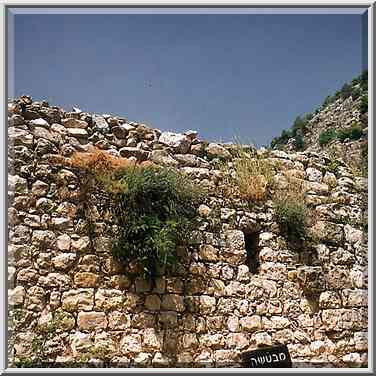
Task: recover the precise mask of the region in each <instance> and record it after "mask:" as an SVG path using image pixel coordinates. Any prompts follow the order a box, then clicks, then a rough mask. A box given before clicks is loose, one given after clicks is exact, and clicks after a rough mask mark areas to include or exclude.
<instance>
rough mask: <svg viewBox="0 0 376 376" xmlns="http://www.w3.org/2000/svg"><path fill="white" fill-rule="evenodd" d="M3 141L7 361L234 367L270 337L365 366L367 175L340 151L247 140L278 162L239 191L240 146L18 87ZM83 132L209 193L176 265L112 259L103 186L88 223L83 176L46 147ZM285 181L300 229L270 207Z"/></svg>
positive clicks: (302, 359)
mask: <svg viewBox="0 0 376 376" xmlns="http://www.w3.org/2000/svg"><path fill="white" fill-rule="evenodd" d="M8 142H9V151H8V169H9V176H8V200H9V209H8V210H9V247H8V263H9V266H8V280H9V293H8V297H9V361H10V366H13V367H15V366H20V365H21V366H26V367H27V366H30V367H33V366H36V365H35V364H38V365H37V366H40V365H41V364H49V366H55V367H72V366H82V367H88V366H95V367H242V363H241V355H242V353H244V352H246V351H250V350H253V349H256V348H258V347H260V346H270V345H276V344H286V345H287V346H288V350H289V353H290V355H291V359H292V362H293V367H349V366H358V367H359V366H367V343H368V340H367V300H368V297H367V268H368V266H367V265H368V263H367V227H366V223H367V218H366V203H367V189H368V185H367V178H366V177H362V176H356V175H354V173H353V171H352V170H351V169H350V168H348V166H347V165H346V164H345V163H343V162H342V161H341V160H336V161H334V162H335V164H336V165H335V168H333V161H332V160H330V158H328V156H326V155H325V153H320V152H291V153H286V152H282V151H278V150H266V149H259V150H254V149H253V148H252V147H247V148H245V152H246V153H251V154H252V155H253V156H256V157H257V158H259V160H262V161H267V163H268V165H269V166H272V167H273V169H274V170H273V171H274V173H273V176H272V177H271V182H272V183H270V184H269V182H268V181H267V180H266V179H265V182H263V181H262V182H263V184H261V185H260V184H259V185H258V186H259V188H260V187H261V188H260V189H261V192H259V194H260V195H261V196H263V195H264V196H265V199H264V200H260V199H257V200H254V201H252V200H251V201H250V200H246V199H245V198H244V196H241V195H239V194H238V192H237V190H236V189H235V188H234V190H233V191H232V188H231V186H230V184H229V180H228V179H229V177H230V178H231V174H233V175H234V174H235V173H236V169H235V170H234V166H236V165H235V161H236V158H238V157H239V153H238V152H239V145H233V144H218V143H208V142H205V141H202V140H200V139H199V137H198V134H197V132H194V131H188V132H186V133H184V134H176V133H173V132H161V131H159V130H157V129H153V128H150V127H148V126H146V125H144V124H140V123H136V122H131V121H129V120H128V119H126V118H123V117H118V116H112V115H96V114H89V113H85V112H82V111H81V110H79V109H75V111H73V112H67V111H64V110H62V109H60V108H58V107H53V106H50V105H49V104H48V103H47V102H35V101H34V102H33V101H32V99H31V98H30V97H26V96H24V97H21V98H18V99H16V100H14V101H12V102H10V103H9V104H8ZM92 146H95V147H96V148H98V149H100V150H103V151H104V152H105V153H108V155H111V156H112V157H114V158H118V157H119V158H127V159H128V160H131V161H132V160H133V161H137V162H142V161H151V162H152V163H153V164H156V165H160V166H162V167H163V168H166V167H169V168H175V169H178V170H179V171H180V172H181V173H183V174H186V175H188V176H189V177H191V178H192V180H193V181H194V182H195V183H196V184H198V185H199V186H200V187H202V188H203V189H206V190H207V191H208V195H207V197H206V198H205V200H204V201H203V202H197V215H198V220H197V226H196V228H195V229H194V230H192V231H191V232H190V233H189V240H188V242H187V243H185V244H183V245H179V249H178V255H179V268H177V270H175V272H174V273H172V274H171V275H165V276H159V277H158V278H157V279H156V280H155V281H154V282H155V283H153V284H152V283H151V281H150V280H148V279H145V278H141V277H137V276H136V277H133V276H131V275H130V274H129V273H128V272H127V270H128V269H127V268H126V266H124V265H122V264H120V263H119V262H118V261H117V260H115V259H114V257H113V255H112V251H111V244H112V240H113V239H112V235H111V231H110V230H111V227H112V222H111V221H112V219H111V218H107V217H106V216H104V214H103V212H102V209H101V207H102V206H103V200H102V201H101V200H100V197H96V196H95V195H94V196H93V198H92V199H91V200H90V202H87V204H90V205H91V209H92V210H94V212H95V213H96V215H94V218H95V220H94V229H93V231H92V232H91V234H88V233H87V232H85V230H83V226H82V224H83V223H84V222H85V220H86V218H85V215H84V212H83V211H82V210H81V208H80V205H81V204H82V202H80V201H79V200H77V197H76V196H75V194H79V193H80V189H81V183H82V181H81V180H80V179H81V178H80V176H79V175H78V174H77V170H75V169H71V168H69V166H68V167H67V165H65V166H64V165H61V164H59V163H54V162H53V157H59V158H60V159H61V158H63V159H64V160H69V158H70V157H71V156H72V155H73V154H74V153H75V152H80V153H86V152H89V151H90V150H91V147H92ZM262 163H266V162H262ZM223 167H224V168H223ZM257 178H260V176H256V177H253V178H252V179H253V180H252V182H254V181H257ZM291 179H295V180H294V181H295V182H296V181H298V182H300V183H301V184H302V185H303V186H304V192H303V193H304V204H305V205H306V207H307V209H308V210H309V212H310V218H309V221H308V222H307V228H306V231H307V234H308V235H309V237H308V238H309V241H304V242H299V241H298V242H294V241H293V242H292V241H291V239H289V237H288V236H287V234H286V231H285V230H284V229H283V227H282V226H281V223H280V222H278V220H277V219H276V206H275V197H276V196H275V195H274V193H275V192H280V194H281V193H282V196H281V195H280V196H279V197H280V199H281V197H282V199H283V197H284V195H285V196H286V197H287V196H288V194H289V193H288V192H289V191H290V190H291V185H290V184H291V181H292V180H291ZM259 180H260V179H259ZM269 187H270V188H269ZM98 194H99V193H98ZM282 201H283V200H282ZM105 203H106V202H104V204H105ZM287 227H288V224H287ZM288 228H289V229H290V230H291V231H293V230H294V228H293V227H288Z"/></svg>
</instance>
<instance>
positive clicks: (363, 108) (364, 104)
mask: <svg viewBox="0 0 376 376" xmlns="http://www.w3.org/2000/svg"><path fill="white" fill-rule="evenodd" d="M359 111H360V113H361V114H365V113H366V112H368V95H367V94H366V95H363V96H362V98H361V100H360V106H359Z"/></svg>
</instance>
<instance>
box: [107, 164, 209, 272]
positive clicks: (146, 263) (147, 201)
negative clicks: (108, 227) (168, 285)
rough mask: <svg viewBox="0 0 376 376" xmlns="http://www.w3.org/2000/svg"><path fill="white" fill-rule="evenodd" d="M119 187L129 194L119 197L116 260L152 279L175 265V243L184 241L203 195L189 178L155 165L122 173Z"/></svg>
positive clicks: (115, 243)
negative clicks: (135, 268)
mask: <svg viewBox="0 0 376 376" xmlns="http://www.w3.org/2000/svg"><path fill="white" fill-rule="evenodd" d="M120 183H121V184H124V185H125V186H126V187H127V189H126V190H125V191H124V192H120V193H117V194H116V202H117V204H116V205H114V218H115V220H116V225H117V234H116V235H117V236H116V238H115V239H114V241H113V247H112V251H113V255H114V257H115V258H116V259H118V260H119V261H121V262H124V263H130V262H135V263H136V264H137V265H138V266H139V267H140V268H141V270H140V274H141V275H142V276H144V277H151V278H152V279H154V277H156V276H157V275H161V274H163V273H164V272H168V271H170V270H172V267H173V266H174V265H175V264H176V263H177V254H176V244H177V242H178V241H179V240H182V239H184V235H185V234H186V233H187V230H188V229H189V227H190V225H191V224H192V220H193V219H194V217H195V216H196V206H197V203H198V202H199V200H200V199H201V198H202V197H203V194H202V192H201V191H200V190H199V188H198V187H197V186H195V185H194V184H193V182H192V181H191V180H190V179H189V178H188V177H187V176H186V175H182V174H180V173H179V172H177V171H175V170H173V169H161V168H158V167H155V166H147V167H144V168H142V167H140V166H135V167H133V168H129V169H126V170H123V171H122V172H121V175H120Z"/></svg>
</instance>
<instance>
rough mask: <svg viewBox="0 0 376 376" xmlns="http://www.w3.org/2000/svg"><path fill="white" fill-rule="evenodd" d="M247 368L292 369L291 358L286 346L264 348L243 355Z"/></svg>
mask: <svg viewBox="0 0 376 376" xmlns="http://www.w3.org/2000/svg"><path fill="white" fill-rule="evenodd" d="M242 358H243V366H244V367H245V368H272V367H276V368H292V363H291V357H290V354H289V350H288V348H287V346H286V345H278V346H273V347H263V348H261V349H257V350H254V351H248V352H245V353H243V354H242Z"/></svg>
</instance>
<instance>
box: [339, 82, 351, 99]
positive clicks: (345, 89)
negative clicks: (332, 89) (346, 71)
mask: <svg viewBox="0 0 376 376" xmlns="http://www.w3.org/2000/svg"><path fill="white" fill-rule="evenodd" d="M352 90H353V87H352V86H351V85H349V84H348V83H346V84H344V85H343V86H342V88H341V98H342V99H347V98H349V97H351V95H352Z"/></svg>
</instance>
